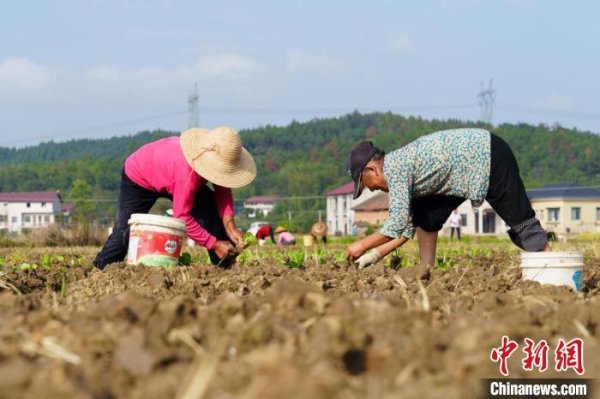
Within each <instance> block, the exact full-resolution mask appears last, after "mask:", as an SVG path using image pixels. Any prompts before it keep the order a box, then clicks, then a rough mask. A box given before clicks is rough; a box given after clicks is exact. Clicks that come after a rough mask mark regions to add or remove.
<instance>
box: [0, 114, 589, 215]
mask: <svg viewBox="0 0 600 399" xmlns="http://www.w3.org/2000/svg"><path fill="white" fill-rule="evenodd" d="M460 127H481V128H487V129H489V130H491V131H492V132H494V133H495V134H497V135H499V136H500V137H502V138H504V139H505V140H506V141H507V142H508V143H509V144H510V145H511V147H512V148H513V150H514V152H515V155H516V157H517V161H518V162H519V166H520V170H521V175H522V177H523V180H524V182H525V184H526V186H527V187H536V186H539V185H541V184H546V183H559V182H573V183H579V184H582V185H593V186H598V185H600V136H599V135H597V134H593V133H591V132H580V131H577V130H576V129H566V128H563V127H561V126H558V125H555V126H547V125H537V126H533V125H529V124H524V123H522V124H502V125H499V126H496V127H491V126H489V125H486V124H484V123H482V122H470V121H462V120H456V119H450V120H426V119H423V118H419V117H405V116H401V115H396V114H392V113H391V112H387V113H369V114H361V113H359V112H356V111H355V112H353V113H351V114H348V115H344V116H341V117H337V118H324V119H319V118H315V119H313V120H311V121H309V122H305V123H299V122H292V123H291V124H289V125H287V126H270V125H267V126H264V127H259V128H255V129H247V130H242V131H240V134H241V136H242V140H243V142H244V146H245V147H246V148H247V149H248V150H249V151H250V152H251V153H252V154H253V156H254V158H255V161H256V164H257V168H258V177H257V178H256V180H255V181H254V182H253V183H252V184H251V185H249V186H247V187H244V188H241V189H238V190H236V192H235V197H236V198H238V199H243V198H247V197H249V196H252V195H259V194H260V195H267V194H275V195H280V196H311V195H323V194H324V193H326V192H327V191H329V190H331V189H333V188H335V187H337V186H339V185H342V184H344V183H347V182H349V181H350V177H349V176H348V174H347V171H346V159H347V154H348V151H349V150H350V149H351V148H352V146H353V145H354V144H356V143H357V142H358V141H360V140H365V139H366V140H372V141H373V142H374V144H375V145H377V146H378V147H380V148H383V149H384V150H386V151H391V150H394V149H396V148H398V147H400V146H402V145H405V144H407V143H409V142H410V141H412V140H414V139H416V138H418V137H420V136H422V135H424V134H428V133H432V132H435V131H439V130H444V129H452V128H460ZM177 134H179V132H170V131H164V130H156V131H144V132H140V133H137V134H134V135H131V136H123V137H113V138H110V139H84V140H71V141H67V142H63V143H55V142H47V143H42V144H39V145H36V146H31V147H26V148H21V149H15V148H0V192H10V191H45V190H59V191H60V192H61V193H62V196H63V197H64V198H65V199H67V200H68V199H70V198H69V194H70V193H72V192H73V190H74V189H75V190H74V193H76V194H77V195H78V196H79V198H78V200H80V201H82V198H81V197H82V196H83V197H85V196H89V197H90V198H88V199H86V201H85V202H86V203H89V202H91V201H89V200H91V199H93V198H95V199H107V200H110V199H113V200H114V199H116V196H117V193H118V187H119V181H120V176H121V169H122V167H123V162H124V160H125V158H126V157H127V155H128V154H130V153H131V152H133V151H135V149H137V148H139V147H140V146H142V145H143V144H145V143H148V142H150V141H153V140H156V139H159V138H163V137H167V136H171V135H177ZM82 193H83V194H82ZM81 203H82V204H83V203H84V202H81ZM85 209H87V210H88V211H89V212H90V213H94V212H96V213H99V214H101V215H111V217H112V212H114V203H110V202H99V203H97V204H95V205H94V207H93V209H91V210H90V206H86V207H85Z"/></svg>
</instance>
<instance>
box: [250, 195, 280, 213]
mask: <svg viewBox="0 0 600 399" xmlns="http://www.w3.org/2000/svg"><path fill="white" fill-rule="evenodd" d="M280 199H281V198H280V197H279V196H277V195H257V196H254V197H250V198H248V199H247V200H245V201H244V209H246V210H248V217H250V218H256V217H259V218H260V217H264V216H268V215H269V213H271V212H272V211H273V208H275V204H277V202H278V201H279V200H280Z"/></svg>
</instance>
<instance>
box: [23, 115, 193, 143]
mask: <svg viewBox="0 0 600 399" xmlns="http://www.w3.org/2000/svg"><path fill="white" fill-rule="evenodd" d="M185 113H187V111H174V112H168V113H164V114H158V115H154V116H147V117H143V118H138V119H129V120H125V121H120V122H115V123H111V124H108V125H100V126H95V127H88V128H81V129H76V130H72V131H70V132H62V133H54V134H52V135H48V136H37V137H31V138H27V139H20V140H14V141H13V143H22V142H25V141H31V140H52V139H56V138H63V137H61V136H76V135H81V134H89V133H91V132H97V131H101V130H108V129H114V128H117V127H123V126H128V125H134V124H137V123H142V122H149V121H153V120H158V119H164V118H168V117H172V116H177V115H182V114H185Z"/></svg>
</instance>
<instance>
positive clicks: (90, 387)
mask: <svg viewBox="0 0 600 399" xmlns="http://www.w3.org/2000/svg"><path fill="white" fill-rule="evenodd" d="M554 247H555V249H557V250H577V251H582V252H583V253H584V259H585V265H586V266H585V270H584V289H583V291H582V292H579V293H575V292H572V291H571V290H570V289H569V288H566V287H553V286H541V285H539V284H538V283H535V282H525V281H521V280H520V270H519V263H520V258H519V256H520V251H519V250H518V249H517V248H516V247H514V246H512V245H511V244H510V243H509V242H508V241H507V242H506V243H504V242H501V243H498V242H489V243H488V242H479V243H478V242H472V243H461V244H456V243H452V242H447V241H442V242H441V243H440V245H439V249H438V258H439V259H438V261H439V267H438V268H436V269H435V270H434V271H433V272H432V273H431V275H430V276H427V277H426V278H424V279H415V278H414V277H413V276H412V273H411V268H410V267H409V266H411V265H413V264H414V263H415V262H416V244H415V243H413V242H411V243H410V244H409V245H407V246H406V247H405V248H403V249H402V250H401V251H399V256H400V257H401V259H400V260H398V261H396V262H394V264H393V265H394V266H400V268H398V269H396V270H395V269H394V268H392V267H389V265H387V264H382V263H380V264H377V265H375V266H373V267H370V268H367V269H364V270H357V268H356V267H354V266H350V265H347V264H346V262H345V260H343V257H344V256H343V255H344V249H345V247H344V246H342V245H340V244H333V245H330V246H327V247H314V248H309V249H304V248H302V247H296V248H294V249H292V250H288V251H287V252H279V251H277V250H275V248H274V247H252V248H250V249H249V250H247V251H246V252H245V254H244V256H243V257H242V258H240V262H239V263H240V264H238V265H236V266H234V267H233V268H232V269H229V270H221V269H218V268H215V267H213V266H210V265H208V264H207V263H206V257H205V256H204V255H203V253H202V251H201V250H192V251H191V255H192V264H191V265H190V266H180V267H175V268H171V269H158V268H146V267H134V266H127V265H125V264H123V263H121V264H115V265H111V266H109V267H108V268H107V269H106V270H105V271H103V272H100V271H97V270H94V269H93V268H92V267H91V260H92V259H93V256H94V255H95V253H96V251H97V250H98V248H96V247H69V248H68V247H63V248H0V387H1V389H0V397H1V398H42V397H43V398H106V399H108V398H174V397H186V396H185V395H186V394H187V395H191V396H189V397H205V398H288V399H291V398H340V399H351V398H400V397H401V398H438V397H443V398H446V399H452V398H472V397H480V396H481V392H482V391H481V379H482V378H499V377H501V375H500V373H499V366H498V364H497V363H494V362H492V361H491V360H490V351H491V349H492V348H494V347H498V346H500V344H501V339H502V336H504V335H506V336H508V337H510V339H512V340H515V341H517V342H519V344H520V345H521V346H522V343H523V340H524V338H531V339H532V340H534V341H536V342H537V341H539V340H542V339H545V340H547V341H548V343H549V345H550V355H549V360H550V367H549V368H548V370H547V371H545V372H544V373H539V372H535V371H524V370H523V367H522V366H521V360H522V358H523V352H522V350H521V346H520V347H519V349H518V352H515V355H514V356H512V357H511V358H510V359H509V362H508V366H509V370H510V377H544V378H550V377H561V378H563V377H574V376H576V374H575V372H574V371H572V370H568V371H556V370H554V367H553V365H554V359H553V349H554V348H555V347H556V344H557V341H558V339H559V338H563V339H565V340H570V339H572V338H581V339H583V341H584V344H585V350H584V355H585V357H584V365H585V377H586V378H597V377H599V374H600V347H599V345H598V334H599V333H600V331H598V326H599V324H600V301H599V297H600V295H599V292H600V291H599V289H600V286H599V281H600V241H599V238H598V237H596V238H592V239H588V240H586V241H580V242H569V243H564V244H562V243H561V244H555V245H554ZM388 262H389V260H388ZM202 395H203V396H202Z"/></svg>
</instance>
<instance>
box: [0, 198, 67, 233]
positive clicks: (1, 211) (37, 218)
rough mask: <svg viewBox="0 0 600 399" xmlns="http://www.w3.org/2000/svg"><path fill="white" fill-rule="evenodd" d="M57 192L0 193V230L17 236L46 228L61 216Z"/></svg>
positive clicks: (60, 203)
mask: <svg viewBox="0 0 600 399" xmlns="http://www.w3.org/2000/svg"><path fill="white" fill-rule="evenodd" d="M62 205H63V204H62V198H61V197H60V194H59V193H58V192H57V191H34V192H13V193H0V230H4V231H6V232H9V233H12V234H18V233H20V232H22V231H23V229H36V228H40V227H46V226H48V225H50V224H52V223H54V222H55V221H56V217H57V216H58V215H62V214H63V209H62Z"/></svg>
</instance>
